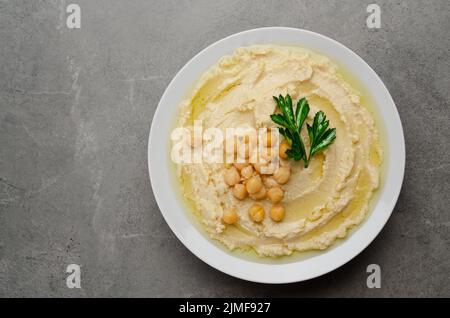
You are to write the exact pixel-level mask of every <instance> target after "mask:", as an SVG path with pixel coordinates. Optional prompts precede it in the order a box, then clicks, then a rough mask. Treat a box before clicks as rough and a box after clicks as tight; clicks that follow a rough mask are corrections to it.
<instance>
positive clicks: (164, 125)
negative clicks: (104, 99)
mask: <svg viewBox="0 0 450 318" xmlns="http://www.w3.org/2000/svg"><path fill="white" fill-rule="evenodd" d="M264 43H266V44H291V45H298V46H302V47H306V48H309V49H313V50H317V51H318V52H320V53H322V54H324V55H326V56H328V57H330V58H331V59H332V60H334V61H336V62H338V63H339V64H341V65H342V66H343V67H344V68H345V69H346V70H348V71H350V72H351V73H352V75H353V76H355V77H356V79H357V80H358V81H359V82H360V83H361V84H362V85H363V86H364V87H365V88H366V89H367V91H368V92H369V94H370V95H371V96H372V97H373V99H374V103H375V106H376V108H377V109H376V112H377V113H378V114H379V115H380V117H381V118H382V120H383V122H384V126H385V127H386V128H387V129H386V132H385V138H386V141H385V148H387V149H384V151H385V155H384V158H385V162H384V165H387V167H385V168H386V170H385V171H386V172H385V176H384V182H383V186H382V188H380V189H379V190H378V191H379V192H380V193H379V197H378V200H377V202H376V204H375V205H374V207H373V211H372V212H371V213H370V214H369V216H368V218H367V220H365V221H364V222H363V223H362V224H361V225H360V226H359V227H358V228H357V230H356V231H354V232H353V233H352V234H351V235H350V236H349V237H348V238H347V239H345V240H343V242H342V243H341V244H337V246H335V247H334V248H331V249H329V250H325V251H323V252H321V253H320V254H318V255H317V256H314V257H310V258H307V259H304V260H300V261H295V262H290V263H283V264H281V263H280V264H279V263H277V264H265V263H261V262H252V261H251V260H245V259H243V258H241V257H238V256H236V255H233V253H232V252H227V251H225V250H224V249H221V248H219V247H218V246H216V245H215V244H213V243H212V242H211V241H210V240H208V239H206V238H205V236H204V233H200V231H199V229H197V228H196V227H195V226H194V225H193V223H192V219H190V218H189V216H188V215H187V214H188V213H189V212H190V211H186V207H185V205H184V203H183V201H182V199H181V198H178V197H177V195H176V193H177V189H175V188H174V187H176V186H177V185H176V184H175V183H173V182H171V180H172V178H173V172H172V171H171V169H173V167H172V166H171V163H170V156H169V154H170V151H169V146H170V142H169V140H170V134H171V130H172V128H173V123H174V120H175V118H176V116H177V111H178V105H179V102H180V101H181V100H182V99H183V97H184V96H186V94H187V93H188V90H189V88H191V87H192V84H193V83H194V82H195V81H196V80H198V79H199V77H200V75H201V74H202V73H203V72H204V71H206V70H207V69H208V67H210V66H211V65H213V64H215V63H216V62H217V61H218V60H219V59H220V58H221V57H222V56H224V55H227V54H231V53H233V51H234V50H235V49H236V48H238V47H242V46H248V45H252V44H264ZM148 160H149V172H150V180H151V183H152V188H153V193H154V195H155V198H156V201H157V203H158V205H159V208H160V209H161V212H162V214H163V216H164V218H165V220H166V222H167V224H168V225H169V226H170V228H171V229H172V231H173V232H174V233H175V235H176V236H177V237H178V239H179V240H180V241H181V242H182V243H183V244H184V245H185V246H186V247H187V248H188V249H189V250H190V251H191V252H192V253H194V254H195V255H196V256H197V257H199V258H200V259H201V260H203V261H204V262H205V263H207V264H209V265H211V266H212V267H214V268H216V269H218V270H220V271H222V272H224V273H227V274H229V275H232V276H235V277H238V278H241V279H245V280H249V281H254V282H261V283H274V284H275V283H290V282H298V281H303V280H307V279H310V278H314V277H317V276H320V275H323V274H325V273H328V272H330V271H332V270H334V269H336V268H338V267H340V266H342V265H343V264H345V263H347V262H348V261H349V260H351V259H352V258H354V257H355V256H356V255H358V254H359V253H360V252H361V251H362V250H363V249H364V248H366V247H367V246H368V245H369V244H370V242H372V240H373V239H374V238H375V237H376V236H377V235H378V233H379V232H380V231H381V229H382V228H383V226H384V224H385V223H386V222H387V220H388V219H389V217H390V215H391V213H392V210H393V208H394V206H395V203H396V202H397V198H398V195H399V193H400V189H401V186H402V182H403V174H404V168H405V142H404V137H403V129H402V124H401V122H400V117H399V115H398V112H397V108H396V107H395V104H394V101H393V100H392V97H391V95H390V94H389V92H388V90H387V89H386V87H385V86H384V84H383V82H382V81H381V80H380V78H379V77H378V75H377V74H376V73H375V72H374V71H373V70H372V68H370V66H369V65H367V63H366V62H364V61H363V60H362V59H361V58H360V57H359V56H358V55H357V54H355V53H354V52H352V51H351V50H350V49H348V48H347V47H345V46H344V45H342V44H340V43H338V42H336V41H334V40H332V39H330V38H327V37H325V36H323V35H320V34H317V33H314V32H310V31H306V30H299V29H293V28H284V27H273V28H261V29H254V30H249V31H245V32H241V33H237V34H234V35H231V36H229V37H227V38H225V39H222V40H220V41H218V42H216V43H214V44H212V45H210V46H209V47H207V48H206V49H204V50H203V51H201V52H200V53H198V54H197V55H196V56H195V57H194V58H192V59H191V60H190V61H189V62H188V63H187V64H186V65H185V66H184V67H183V68H182V69H181V70H180V71H179V72H178V74H177V75H176V76H175V77H174V78H173V80H172V81H171V82H170V84H169V86H168V87H167V89H166V91H165V92H164V94H163V96H162V98H161V100H160V102H159V105H158V108H157V109H156V112H155V115H154V117H153V122H152V127H151V131H150V137H149V143H148ZM168 253H170V251H168Z"/></svg>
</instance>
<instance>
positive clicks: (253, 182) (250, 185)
mask: <svg viewBox="0 0 450 318" xmlns="http://www.w3.org/2000/svg"><path fill="white" fill-rule="evenodd" d="M245 186H246V188H247V192H248V193H250V194H253V193H256V192H258V191H259V190H261V188H262V186H263V184H262V180H261V177H260V176H259V175H256V176H253V177H251V178H250V179H248V180H247V183H246V184H245Z"/></svg>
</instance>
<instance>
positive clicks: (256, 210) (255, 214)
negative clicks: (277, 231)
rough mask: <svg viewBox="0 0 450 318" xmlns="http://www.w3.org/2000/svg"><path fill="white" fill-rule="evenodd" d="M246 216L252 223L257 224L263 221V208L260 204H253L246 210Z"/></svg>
mask: <svg viewBox="0 0 450 318" xmlns="http://www.w3.org/2000/svg"><path fill="white" fill-rule="evenodd" d="M248 215H249V216H250V219H252V220H253V221H254V222H256V223H259V222H261V221H262V220H264V215H265V212H264V207H263V206H262V205H261V204H253V205H252V206H251V207H250V208H249V209H248Z"/></svg>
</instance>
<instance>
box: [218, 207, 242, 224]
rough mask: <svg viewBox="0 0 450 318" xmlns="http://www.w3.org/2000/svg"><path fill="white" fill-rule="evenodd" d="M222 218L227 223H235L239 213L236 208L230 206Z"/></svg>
mask: <svg viewBox="0 0 450 318" xmlns="http://www.w3.org/2000/svg"><path fill="white" fill-rule="evenodd" d="M222 220H223V222H224V223H226V224H234V223H236V222H237V220H238V215H237V213H236V208H234V207H232V208H228V209H226V210H225V211H223V216H222Z"/></svg>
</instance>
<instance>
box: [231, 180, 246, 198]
mask: <svg viewBox="0 0 450 318" xmlns="http://www.w3.org/2000/svg"><path fill="white" fill-rule="evenodd" d="M247 194H248V193H247V189H246V188H245V185H243V184H242V183H238V184H236V185H235V186H234V187H233V195H234V197H235V198H236V199H239V200H244V199H245V198H246V197H247Z"/></svg>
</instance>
